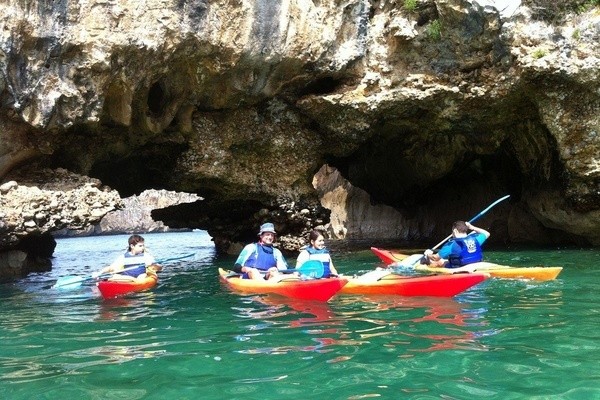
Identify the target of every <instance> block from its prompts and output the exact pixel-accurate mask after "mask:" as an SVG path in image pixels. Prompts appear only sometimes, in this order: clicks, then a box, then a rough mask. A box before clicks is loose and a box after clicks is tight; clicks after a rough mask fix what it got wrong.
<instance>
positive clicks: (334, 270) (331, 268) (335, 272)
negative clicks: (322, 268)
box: [329, 255, 339, 276]
mask: <svg viewBox="0 0 600 400" xmlns="http://www.w3.org/2000/svg"><path fill="white" fill-rule="evenodd" d="M329 271H331V275H335V276H337V275H339V274H338V272H337V269H335V267H334V266H333V260H332V259H331V255H330V256H329Z"/></svg>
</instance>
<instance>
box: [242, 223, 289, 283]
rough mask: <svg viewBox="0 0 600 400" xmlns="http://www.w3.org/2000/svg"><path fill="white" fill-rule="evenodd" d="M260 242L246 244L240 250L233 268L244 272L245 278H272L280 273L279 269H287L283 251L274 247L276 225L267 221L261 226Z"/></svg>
mask: <svg viewBox="0 0 600 400" xmlns="http://www.w3.org/2000/svg"><path fill="white" fill-rule="evenodd" d="M258 236H259V239H258V242H256V243H250V244H248V245H246V247H244V248H243V249H242V251H241V252H240V255H239V256H238V258H237V260H236V261H235V264H234V266H233V270H234V271H235V272H237V273H239V274H244V278H250V279H271V278H273V277H275V276H277V275H279V270H281V269H287V263H286V262H285V259H284V258H283V254H281V251H280V250H279V249H277V248H275V247H273V242H275V238H276V236H277V233H276V232H275V225H273V224H272V223H271V222H266V223H264V224H262V225H261V226H260V230H259V232H258Z"/></svg>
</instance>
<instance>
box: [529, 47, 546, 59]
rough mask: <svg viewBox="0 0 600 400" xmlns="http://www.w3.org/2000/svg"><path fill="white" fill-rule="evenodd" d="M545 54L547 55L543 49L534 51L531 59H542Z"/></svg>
mask: <svg viewBox="0 0 600 400" xmlns="http://www.w3.org/2000/svg"><path fill="white" fill-rule="evenodd" d="M546 54H548V52H547V51H546V50H544V49H535V51H534V52H533V54H532V56H533V58H535V59H537V60H539V59H540V58H542V57H544V56H545V55H546Z"/></svg>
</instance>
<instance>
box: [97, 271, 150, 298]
mask: <svg viewBox="0 0 600 400" xmlns="http://www.w3.org/2000/svg"><path fill="white" fill-rule="evenodd" d="M157 282H158V277H157V276H156V275H148V276H147V277H146V278H145V279H144V280H141V281H139V282H123V281H100V282H98V283H97V284H96V285H97V286H98V289H99V290H100V294H101V295H102V297H104V298H105V299H110V298H113V297H117V296H122V295H124V294H127V293H131V292H140V291H142V290H146V289H150V288H153V287H154V286H156V283H157Z"/></svg>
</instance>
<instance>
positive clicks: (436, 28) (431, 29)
mask: <svg viewBox="0 0 600 400" xmlns="http://www.w3.org/2000/svg"><path fill="white" fill-rule="evenodd" d="M427 34H428V35H429V37H430V38H431V39H433V40H435V41H437V40H440V39H441V38H442V23H441V22H440V20H439V19H435V20H433V21H431V23H430V24H429V25H428V26H427Z"/></svg>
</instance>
